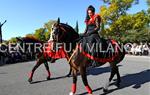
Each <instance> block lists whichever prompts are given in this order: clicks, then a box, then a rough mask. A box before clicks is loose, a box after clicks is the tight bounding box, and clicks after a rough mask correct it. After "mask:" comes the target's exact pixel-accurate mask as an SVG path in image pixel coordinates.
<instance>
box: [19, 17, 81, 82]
mask: <svg viewBox="0 0 150 95" xmlns="http://www.w3.org/2000/svg"><path fill="white" fill-rule="evenodd" d="M58 24H59V28H60V29H59V30H58V31H63V33H62V36H61V38H63V39H64V38H65V41H66V44H65V47H66V48H65V50H67V49H69V48H71V49H72V50H71V51H68V52H66V57H65V58H67V60H69V58H70V56H71V54H72V52H73V49H75V46H76V45H75V42H73V41H74V40H75V39H78V38H79V35H78V33H77V32H75V30H74V29H73V28H72V27H70V26H69V25H67V24H60V23H59V19H58V22H57V23H55V24H54V26H58ZM53 31H55V29H53ZM67 31H71V32H70V34H69V35H72V34H73V36H74V37H69V36H68V37H66V33H67ZM67 34H68V33H67ZM17 39H18V41H20V42H21V43H32V44H35V43H36V44H42V47H41V50H42V51H37V52H33V51H35V50H34V47H33V46H34V45H31V46H30V47H31V52H32V53H33V54H36V55H37V61H36V64H35V66H34V67H33V69H32V71H31V72H30V74H29V79H28V82H30V83H32V81H33V74H34V72H35V70H36V69H37V68H38V67H39V66H40V65H41V64H43V63H44V66H45V67H46V70H47V73H48V76H47V80H50V77H51V73H50V70H49V66H48V62H54V60H57V59H58V58H57V59H54V58H52V57H51V56H45V55H47V52H44V50H43V48H44V47H43V43H45V42H42V41H39V40H37V39H36V38H33V37H24V38H22V39H21V38H17ZM68 40H70V41H71V42H72V44H71V45H70V43H67V41H68ZM47 43H49V42H47ZM53 43H55V42H53ZM59 43H61V41H59ZM27 48H28V47H27ZM54 52H55V51H54ZM71 71H72V70H71V67H70V71H69V73H68V74H67V75H66V77H69V76H70V75H71Z"/></svg>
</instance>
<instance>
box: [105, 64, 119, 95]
mask: <svg viewBox="0 0 150 95" xmlns="http://www.w3.org/2000/svg"><path fill="white" fill-rule="evenodd" d="M110 66H111V74H110V77H109V80H108V82H107V83H106V84H105V86H104V87H103V91H104V92H107V91H108V87H109V84H110V82H111V80H112V79H113V77H114V75H115V74H116V68H115V67H116V64H114V63H110Z"/></svg>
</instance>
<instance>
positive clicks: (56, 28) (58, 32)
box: [52, 18, 66, 42]
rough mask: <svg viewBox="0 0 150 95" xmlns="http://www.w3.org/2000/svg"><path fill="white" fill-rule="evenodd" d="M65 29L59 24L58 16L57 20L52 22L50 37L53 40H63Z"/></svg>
mask: <svg viewBox="0 0 150 95" xmlns="http://www.w3.org/2000/svg"><path fill="white" fill-rule="evenodd" d="M65 32H66V30H65V29H64V27H62V25H61V24H60V19H59V18H58V20H57V22H56V23H55V24H53V26H52V37H53V40H54V41H56V42H63V39H64V37H65V35H66V34H65Z"/></svg>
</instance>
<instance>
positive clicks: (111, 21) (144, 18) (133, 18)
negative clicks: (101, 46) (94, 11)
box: [100, 0, 150, 42]
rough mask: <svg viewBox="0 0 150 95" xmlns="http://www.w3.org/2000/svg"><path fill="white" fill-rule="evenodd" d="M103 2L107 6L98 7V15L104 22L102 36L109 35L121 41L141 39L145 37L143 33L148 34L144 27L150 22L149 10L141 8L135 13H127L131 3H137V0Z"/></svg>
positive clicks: (109, 0) (106, 0) (107, 0)
mask: <svg viewBox="0 0 150 95" xmlns="http://www.w3.org/2000/svg"><path fill="white" fill-rule="evenodd" d="M105 3H107V4H108V6H102V7H101V8H100V15H101V17H102V21H103V24H105V29H104V31H102V36H104V37H107V38H109V37H111V38H113V39H116V40H118V41H121V42H125V41H130V42H131V41H136V40H137V38H139V40H138V41H142V38H143V39H145V38H144V37H143V36H144V35H145V36H148V35H147V32H146V30H145V29H146V28H147V27H148V26H149V22H150V16H149V11H148V12H146V11H144V10H142V11H140V12H138V13H135V14H128V13H127V10H128V9H130V8H131V6H132V4H137V3H138V0H136V1H135V0H105ZM144 30H145V31H144ZM131 31H132V32H131ZM138 32H139V33H138ZM141 33H142V34H141ZM129 36H130V37H129Z"/></svg>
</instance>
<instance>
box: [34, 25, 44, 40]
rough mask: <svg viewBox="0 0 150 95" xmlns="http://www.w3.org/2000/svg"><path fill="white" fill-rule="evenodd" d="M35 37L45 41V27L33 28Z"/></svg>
mask: <svg viewBox="0 0 150 95" xmlns="http://www.w3.org/2000/svg"><path fill="white" fill-rule="evenodd" d="M34 36H35V38H37V39H39V40H41V41H45V40H46V38H45V28H39V29H37V30H35V34H34Z"/></svg>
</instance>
